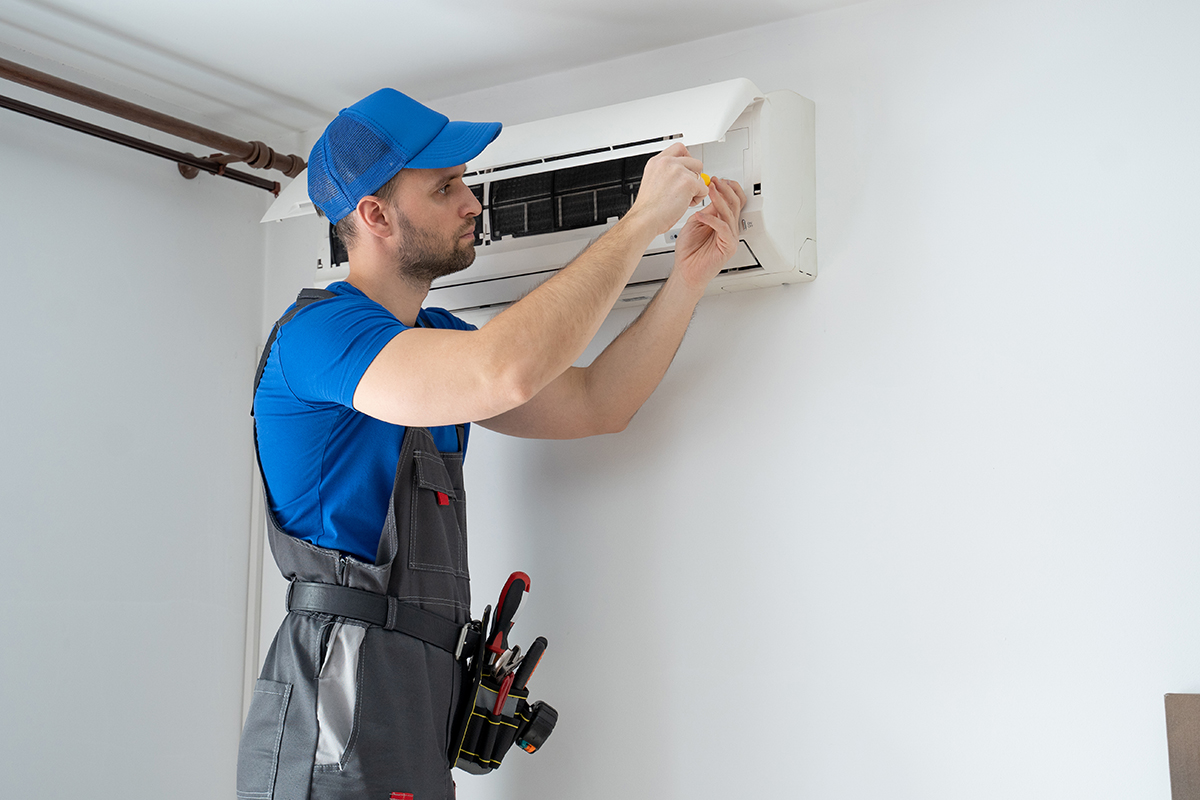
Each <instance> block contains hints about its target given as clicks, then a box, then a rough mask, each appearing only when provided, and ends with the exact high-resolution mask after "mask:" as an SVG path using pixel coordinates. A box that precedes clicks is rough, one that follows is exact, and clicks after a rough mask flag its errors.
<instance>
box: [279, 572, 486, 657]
mask: <svg viewBox="0 0 1200 800" xmlns="http://www.w3.org/2000/svg"><path fill="white" fill-rule="evenodd" d="M287 607H288V611H312V612H315V613H317V614H330V615H332V616H335V617H346V618H348V619H353V620H358V621H359V622H365V623H367V624H369V625H375V626H376V627H380V628H383V629H384V630H388V631H398V632H400V633H404V634H407V635H409V636H412V637H413V638H415V639H420V640H421V641H422V642H428V643H429V644H431V645H433V646H434V647H440V648H441V649H443V650H445V651H446V652H448V653H451V654H452V655H454V657H455V658H461V657H462V656H463V655H464V654H465V655H468V656H469V655H472V654H474V652H475V648H476V647H477V646H478V644H479V637H480V635H481V634H480V633H479V629H478V626H476V625H474V624H472V623H469V622H468V623H467V624H466V625H457V624H455V623H453V622H451V621H450V620H448V619H446V618H445V617H440V616H438V615H437V614H432V613H430V612H428V611H424V610H422V609H420V608H417V607H416V606H411V605H406V604H403V603H401V602H400V601H399V600H398V599H397V598H395V597H391V596H389V595H386V594H378V593H376V592H368V591H366V590H365V589H355V588H353V587H350V586H335V585H333V584H331V583H310V582H308V581H292V583H291V586H290V587H289V588H288V599H287Z"/></svg>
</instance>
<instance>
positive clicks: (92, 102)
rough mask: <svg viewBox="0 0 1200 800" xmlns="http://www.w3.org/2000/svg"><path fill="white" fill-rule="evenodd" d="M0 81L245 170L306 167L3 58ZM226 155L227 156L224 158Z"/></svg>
mask: <svg viewBox="0 0 1200 800" xmlns="http://www.w3.org/2000/svg"><path fill="white" fill-rule="evenodd" d="M0 78H5V79H7V80H10V81H13V82H14V83H20V84H24V85H25V86H28V87H30V88H33V89H37V90H38V91H40V92H46V93H47V94H53V95H56V96H58V97H62V98H64V99H66V100H70V101H71V102H73V103H79V104H80V105H84V106H90V107H92V108H95V109H97V110H99V111H103V112H104V113H106V114H112V115H113V116H115V117H121V118H122V119H127V120H129V121H130V122H136V123H137V124H139V125H145V126H146V127H148V128H155V129H157V130H160V131H162V132H163V133H169V134H171V135H172V136H178V137H179V138H181V139H187V140H188V141H192V142H195V143H197V144H202V145H204V146H205V147H212V148H215V149H217V150H220V151H221V154H220V159H221V160H222V161H225V162H232V161H244V162H245V163H246V165H247V166H250V167H253V168H255V169H276V170H279V171H280V172H282V173H283V174H284V175H287V176H288V177H289V178H294V177H296V176H297V175H299V174H300V172H301V171H302V170H303V169H304V168H305V167H306V166H307V164H305V163H304V159H303V158H301V157H300V156H298V155H282V154H280V153H276V152H275V151H274V150H272V149H271V148H270V147H268V146H267V145H266V144H264V143H262V142H257V141H256V142H245V141H242V140H241V139H235V138H234V137H232V136H226V135H225V134H223V133H219V132H217V131H214V130H210V129H208V128H204V127H201V126H200V125H193V124H192V123H190V122H185V121H184V120H181V119H177V118H176V117H172V116H168V115H167V114H162V113H159V112H158V111H154V110H152V109H149V108H146V107H144V106H139V105H137V104H136V103H130V102H128V101H127V100H122V99H120V98H119V97H113V96H112V95H109V94H104V93H103V92H98V91H96V90H95V89H89V88H87V87H86V86H80V85H79V84H77V83H71V82H70V81H67V80H63V79H62V78H57V77H55V76H53V75H50V74H48V73H45V72H40V71H38V70H36V69H33V68H31V67H26V66H24V65H23V64H18V63H16V62H15V61H9V60H8V59H6V58H0ZM226 153H228V155H224V154H226ZM202 169H203V168H202ZM181 171H182V170H181ZM205 171H208V170H205ZM185 177H186V173H185Z"/></svg>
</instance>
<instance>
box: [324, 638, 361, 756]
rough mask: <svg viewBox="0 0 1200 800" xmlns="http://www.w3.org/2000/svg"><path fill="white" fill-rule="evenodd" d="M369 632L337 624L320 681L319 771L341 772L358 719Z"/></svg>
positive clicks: (327, 650)
mask: <svg viewBox="0 0 1200 800" xmlns="http://www.w3.org/2000/svg"><path fill="white" fill-rule="evenodd" d="M366 634H367V629H366V628H364V627H361V626H359V625H346V624H343V623H338V622H335V623H334V624H333V630H332V633H331V635H330V637H329V644H328V646H327V647H326V650H325V661H324V663H323V664H322V665H321V674H320V676H318V678H317V731H318V733H317V755H316V761H315V765H314V766H316V767H317V768H321V767H327V768H333V769H341V766H342V757H343V756H344V755H345V754H346V749H347V748H348V747H349V745H350V741H351V739H352V738H353V734H354V725H355V722H356V721H357V719H358V673H359V662H360V660H361V652H362V650H361V648H362V642H363V637H364V636H366Z"/></svg>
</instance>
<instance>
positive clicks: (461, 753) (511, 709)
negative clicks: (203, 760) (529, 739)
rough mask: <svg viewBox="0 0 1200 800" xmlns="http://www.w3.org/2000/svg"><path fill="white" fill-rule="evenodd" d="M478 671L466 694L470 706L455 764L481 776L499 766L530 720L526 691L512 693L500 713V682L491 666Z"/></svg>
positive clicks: (464, 710)
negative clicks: (497, 706)
mask: <svg viewBox="0 0 1200 800" xmlns="http://www.w3.org/2000/svg"><path fill="white" fill-rule="evenodd" d="M479 672H480V674H479V677H478V679H477V680H475V681H473V682H472V683H473V685H472V687H471V690H470V693H469V694H468V695H467V697H468V700H469V702H470V705H469V706H466V705H465V704H464V706H465V707H464V708H463V712H462V713H464V714H465V719H464V720H463V721H462V724H461V726H460V727H461V728H462V735H461V736H460V737H459V739H458V747H457V752H456V753H455V754H454V760H453V761H452V763H453V764H454V766H456V767H458V768H459V769H461V770H464V771H466V772H470V773H472V774H473V775H482V774H484V773H487V772H491V771H492V770H494V769H496V768H497V767H499V766H500V762H501V761H503V760H504V754H505V753H507V752H508V749H509V748H510V747H512V745H513V742H515V741H516V740H517V735H518V734H519V733H520V732H521V730H522V728H524V727H525V726H526V725H527V724H528V721H529V717H530V714H529V703H528V702H527V701H528V699H529V691H528V690H527V689H520V690H516V689H513V690H510V691H509V693H508V696H507V697H506V698H505V699H504V703H503V705H502V706H501V707H500V709H499V711H500V713H499V714H497V713H496V710H497V709H496V701H497V700H498V699H499V696H500V685H501V681H498V680H497V679H496V676H495V675H493V674H492V670H491V667H485V668H484V669H482V670H480V671H479Z"/></svg>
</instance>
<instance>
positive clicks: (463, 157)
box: [404, 122, 500, 169]
mask: <svg viewBox="0 0 1200 800" xmlns="http://www.w3.org/2000/svg"><path fill="white" fill-rule="evenodd" d="M499 135H500V123H499V122H448V123H446V127H444V128H442V132H441V133H439V134H438V135H437V136H435V137H433V141H432V142H430V143H429V144H427V145H425V149H424V150H422V151H421V152H420V153H417V154H416V155H415V156H413V157H412V158H411V159H409V162H408V163H407V164H405V165H404V166H405V168H407V169H444V168H446V167H456V166H458V165H459V164H465V163H467V162H468V161H470V160H471V159H472V158H475V156H477V155H479V154H480V153H482V152H483V149H484V148H485V147H487V146H488V145H489V144H491V143H492V141H493V140H495V138H496V137H497V136H499Z"/></svg>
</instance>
